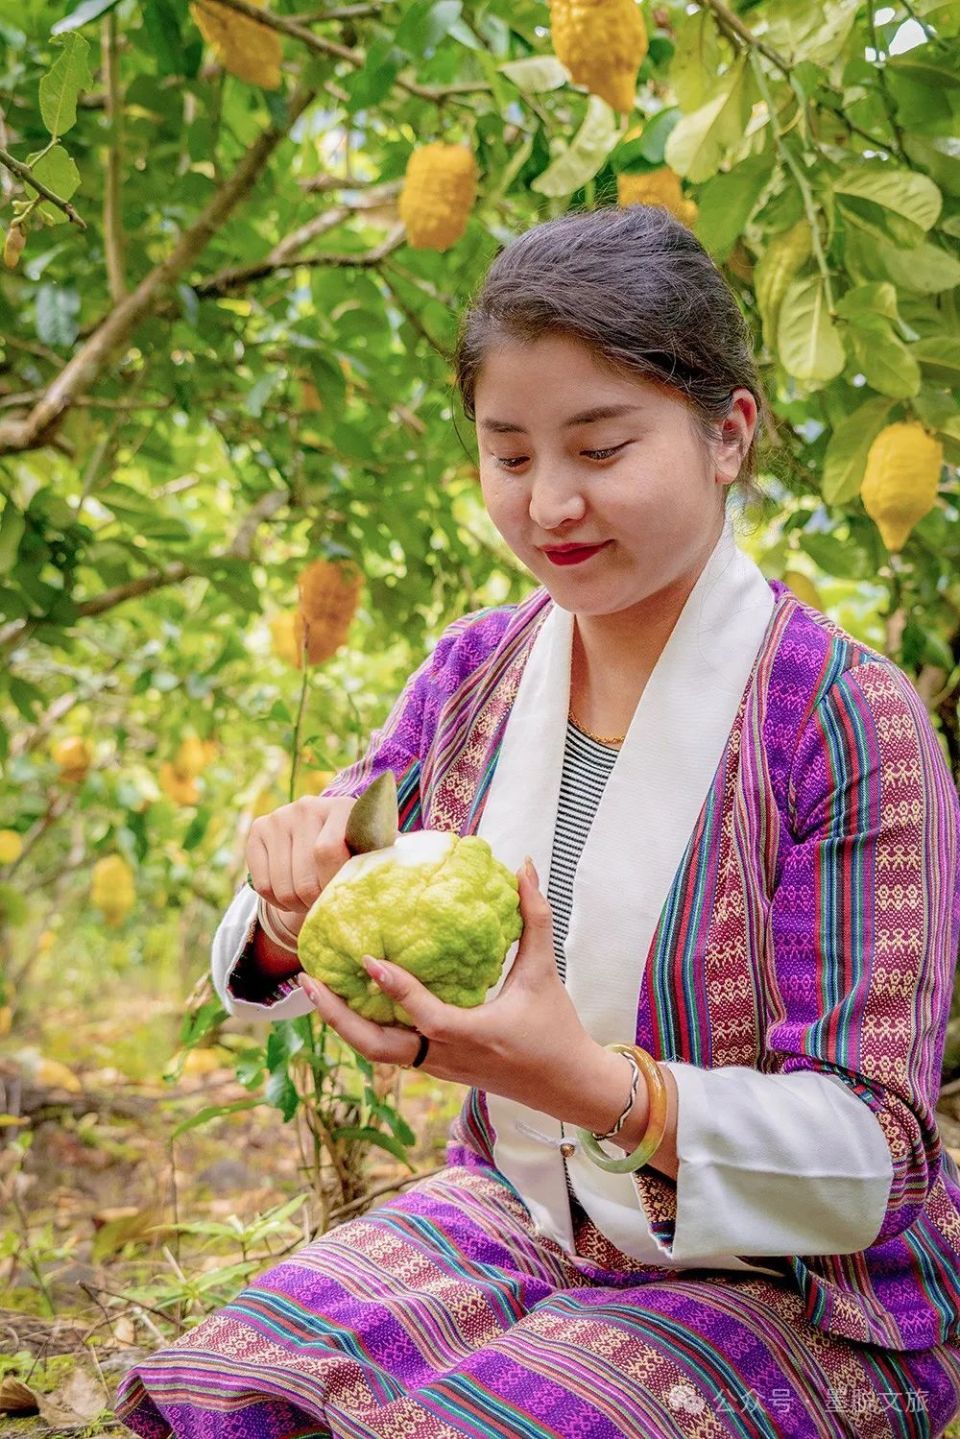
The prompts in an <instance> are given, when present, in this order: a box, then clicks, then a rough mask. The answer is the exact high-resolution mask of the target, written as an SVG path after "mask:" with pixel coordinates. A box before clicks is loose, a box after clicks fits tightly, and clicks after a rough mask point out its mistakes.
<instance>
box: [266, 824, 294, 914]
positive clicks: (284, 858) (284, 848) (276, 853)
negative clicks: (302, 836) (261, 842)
mask: <svg viewBox="0 0 960 1439" xmlns="http://www.w3.org/2000/svg"><path fill="white" fill-rule="evenodd" d="M292 845H293V841H292V839H291V837H290V831H289V830H288V829H287V828H286V827H280V826H277V827H276V828H275V829H274V832H273V833H272V834H271V836H270V844H269V845H268V847H267V858H268V859H269V861H270V888H271V889H272V890H273V893H274V895H275V896H276V904H277V907H278V908H279V909H300V908H302V906H301V904H300V901H299V899H298V898H297V893H296V890H295V889H294V887H293V873H292V866H291V860H290V852H291V849H292Z"/></svg>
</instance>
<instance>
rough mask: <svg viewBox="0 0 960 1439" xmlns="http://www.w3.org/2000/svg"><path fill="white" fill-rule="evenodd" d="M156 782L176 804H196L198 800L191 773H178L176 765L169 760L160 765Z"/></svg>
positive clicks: (197, 791)
mask: <svg viewBox="0 0 960 1439" xmlns="http://www.w3.org/2000/svg"><path fill="white" fill-rule="evenodd" d="M157 783H158V784H159V786H160V788H161V789H162V790H163V792H164V794H165V795H167V796H168V797H169V798H170V799H172V800H173V801H174V802H175V803H176V804H197V803H198V802H199V799H200V791H199V790H198V789H197V781H196V780H195V779H194V778H193V776H192V775H186V776H185V775H182V774H179V773H178V772H177V769H176V767H175V766H174V765H172V764H170V763H169V761H167V762H165V763H164V764H162V765H161V766H160V772H159V774H158V775H157Z"/></svg>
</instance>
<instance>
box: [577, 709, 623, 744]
mask: <svg viewBox="0 0 960 1439" xmlns="http://www.w3.org/2000/svg"><path fill="white" fill-rule="evenodd" d="M567 718H568V719H570V720H571V721H572V722H573V724H575V725H576V727H577V729H578V730H581V731H582V732H583V733H584V734H585V735H588V736H589V737H590V739H595V740H596V741H597V743H598V744H623V741H624V740H625V739H626V735H625V734H618V735H613V736H612V737H611V738H609V739H605V738H604V737H603V735H599V734H594V732H593V730H589V729H587V727H586V725H582V724H581V723H580V721H579V720H578V719H577V718H576V716H575V715H574V713H573V707H572V706H571V708H570V709H569V710H568V711H567Z"/></svg>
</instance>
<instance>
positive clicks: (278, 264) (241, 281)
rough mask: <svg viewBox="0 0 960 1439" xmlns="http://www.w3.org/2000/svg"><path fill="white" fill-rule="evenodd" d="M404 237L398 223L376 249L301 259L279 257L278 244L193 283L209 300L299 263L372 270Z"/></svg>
mask: <svg viewBox="0 0 960 1439" xmlns="http://www.w3.org/2000/svg"><path fill="white" fill-rule="evenodd" d="M405 239H406V230H405V228H404V226H403V225H399V226H397V227H396V228H395V229H393V230H392V231H391V232H390V234H389V235H388V236H387V238H386V239H385V240H383V241H381V243H380V244H379V245H377V246H375V247H374V249H372V250H360V251H357V252H356V253H347V254H340V253H337V252H335V251H333V250H329V251H327V252H326V253H324V254H320V255H304V256H300V257H299V258H298V257H297V256H296V255H295V254H291V255H284V256H281V257H280V258H279V259H278V258H277V250H278V249H280V246H277V249H275V250H273V251H271V253H270V254H269V255H267V256H266V258H265V259H263V260H261V261H260V262H259V263H258V264H256V265H243V266H238V267H237V268H236V269H232V270H221V271H220V272H219V274H217V275H211V276H210V278H209V279H208V280H198V282H197V283H196V284H195V285H194V286H193V290H194V293H195V294H196V295H197V297H198V298H199V299H201V300H209V299H212V298H214V297H215V296H218V295H226V294H229V292H230V291H231V290H236V289H239V288H240V286H241V285H248V284H251V283H252V282H253V281H254V280H263V279H266V278H267V276H268V275H275V274H276V273H277V271H279V270H292V269H295V268H296V267H297V266H300V265H303V266H304V267H306V268H307V269H316V268H317V267H318V266H323V265H331V266H334V267H338V268H341V269H347V268H349V267H350V266H357V267H359V268H361V269H364V268H366V269H369V268H370V267H371V266H373V265H379V263H380V261H381V260H382V259H383V258H384V257H385V256H386V255H389V254H390V253H391V252H392V251H393V250H396V249H397V248H398V247H399V246H400V245H402V244H403V243H404V241H405ZM282 244H283V242H282V241H281V245H282Z"/></svg>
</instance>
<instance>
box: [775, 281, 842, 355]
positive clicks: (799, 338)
mask: <svg viewBox="0 0 960 1439" xmlns="http://www.w3.org/2000/svg"><path fill="white" fill-rule="evenodd" d="M777 349H778V351H779V354H780V359H781V361H782V362H783V365H784V368H785V369H786V370H787V371H789V373H790V374H791V375H793V376H794V377H795V378H796V379H798V380H805V381H808V382H818V383H825V382H826V381H827V380H832V379H834V378H835V377H836V376H837V375H839V374H840V372H841V370H842V369H843V366H844V363H845V356H844V351H843V343H842V341H841V339H840V335H839V333H838V331H837V327H836V325H835V324H834V322H833V320H832V319H831V318H830V315H829V313H828V310H827V297H826V286H825V285H824V281H823V276H822V275H821V274H820V273H819V272H818V273H817V274H815V275H807V276H805V277H803V278H801V279H798V280H794V281H792V283H791V284H790V285H789V286H788V288H787V292H786V294H785V295H784V297H783V303H782V305H781V306H780V319H779V322H778V324H777Z"/></svg>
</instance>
